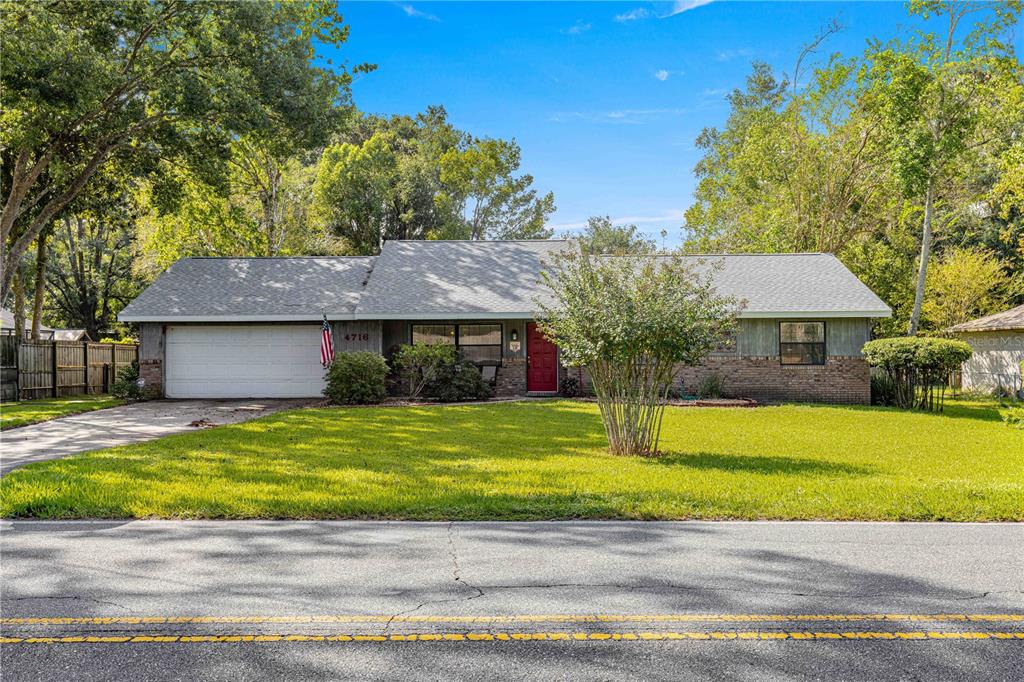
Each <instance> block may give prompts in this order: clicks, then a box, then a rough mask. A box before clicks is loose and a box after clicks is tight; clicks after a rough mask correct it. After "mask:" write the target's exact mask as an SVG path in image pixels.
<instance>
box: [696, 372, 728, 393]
mask: <svg viewBox="0 0 1024 682" xmlns="http://www.w3.org/2000/svg"><path fill="white" fill-rule="evenodd" d="M724 394H725V382H724V380H723V379H722V375H721V374H718V373H717V372H712V373H711V374H706V375H704V378H703V379H701V381H700V386H698V387H697V397H698V398H702V399H707V398H721V397H722V396H723V395H724Z"/></svg>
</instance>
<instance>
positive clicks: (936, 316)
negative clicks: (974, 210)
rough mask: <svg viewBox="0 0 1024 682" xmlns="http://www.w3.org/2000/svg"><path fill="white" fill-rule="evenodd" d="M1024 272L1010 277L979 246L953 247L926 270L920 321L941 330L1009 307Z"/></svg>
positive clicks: (990, 255)
mask: <svg viewBox="0 0 1024 682" xmlns="http://www.w3.org/2000/svg"><path fill="white" fill-rule="evenodd" d="M1022 278H1024V274H1020V273H1018V274H1017V277H1016V281H1014V279H1013V278H1011V277H1010V276H1009V275H1008V274H1007V272H1006V269H1005V268H1004V267H1003V264H1002V263H1001V262H1000V261H999V259H998V258H996V257H995V256H993V255H992V254H991V253H990V252H988V251H983V250H980V249H952V250H951V251H949V252H947V253H945V254H944V255H943V256H942V257H941V258H939V259H938V261H937V262H936V263H934V264H933V266H932V267H931V268H930V269H929V271H928V283H927V285H926V287H925V299H924V304H923V306H922V325H923V326H925V327H927V328H929V329H930V330H932V331H937V332H941V331H942V330H944V329H947V328H949V327H952V326H953V325H955V324H960V323H962V322H967V321H968V320H972V319H974V318H977V317H982V316H984V315H989V314H991V313H997V312H1000V311H1002V310H1005V309H1006V308H1007V307H1009V301H1010V298H1011V296H1012V293H1013V291H1014V289H1015V288H1018V287H1020V286H1021V285H1022V284H1024V281H1022Z"/></svg>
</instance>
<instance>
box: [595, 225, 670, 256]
mask: <svg viewBox="0 0 1024 682" xmlns="http://www.w3.org/2000/svg"><path fill="white" fill-rule="evenodd" d="M577 241H578V242H579V245H580V248H581V249H583V250H584V251H586V252H587V253H589V254H594V255H597V254H607V255H614V256H622V255H626V254H641V253H653V252H654V251H655V249H656V248H657V245H656V244H655V243H654V241H653V240H651V239H647V238H645V237H643V236H641V234H640V232H639V230H638V229H637V226H636V225H616V224H614V223H613V222H612V220H611V218H609V217H608V216H603V217H602V216H596V217H592V218H588V219H587V226H586V228H584V230H583V233H582V234H580V236H579V237H578V239H577Z"/></svg>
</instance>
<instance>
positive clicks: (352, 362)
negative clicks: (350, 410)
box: [324, 351, 388, 405]
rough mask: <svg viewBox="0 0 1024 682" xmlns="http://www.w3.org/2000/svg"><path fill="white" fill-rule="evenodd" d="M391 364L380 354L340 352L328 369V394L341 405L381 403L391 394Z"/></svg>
mask: <svg viewBox="0 0 1024 682" xmlns="http://www.w3.org/2000/svg"><path fill="white" fill-rule="evenodd" d="M387 377H388V363H386V362H385V361H384V358H383V357H381V356H380V355H378V354H377V353H371V352H368V351H362V352H358V353H339V354H338V355H336V356H334V361H333V362H331V365H330V367H328V368H327V388H325V389H324V395H325V396H327V397H328V398H330V400H331V402H333V403H336V404H338V405H367V404H372V403H379V402H381V401H382V400H384V397H385V396H386V395H387V383H386V382H387Z"/></svg>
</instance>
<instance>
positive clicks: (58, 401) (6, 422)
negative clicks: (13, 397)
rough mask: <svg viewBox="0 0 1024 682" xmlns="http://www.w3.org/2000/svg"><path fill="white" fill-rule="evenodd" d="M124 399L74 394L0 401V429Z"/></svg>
mask: <svg viewBox="0 0 1024 682" xmlns="http://www.w3.org/2000/svg"><path fill="white" fill-rule="evenodd" d="M123 402H124V401H122V400H118V399H117V398H113V397H111V396H109V395H75V396H68V397H66V398H42V399H40V400H22V401H21V402H14V403H0V430H4V431H6V430H7V429H13V428H15V427H16V426H27V425H29V424H38V423H39V422H45V421H49V420H50V419H56V418H57V417H66V416H68V415H70V414H79V413H81V412H91V411H93V410H101V409H103V408H104V407H114V406H116V405H121V404H122V403H123Z"/></svg>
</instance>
